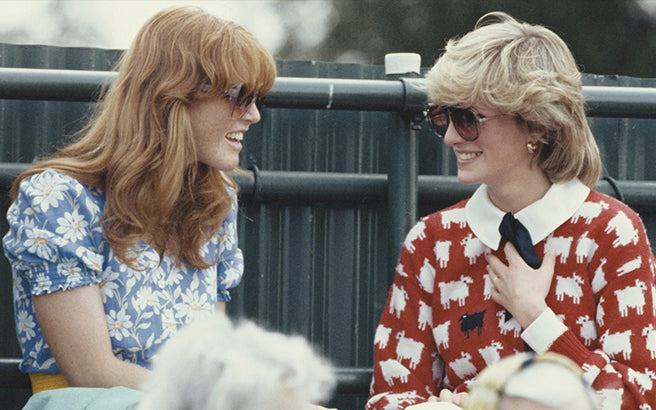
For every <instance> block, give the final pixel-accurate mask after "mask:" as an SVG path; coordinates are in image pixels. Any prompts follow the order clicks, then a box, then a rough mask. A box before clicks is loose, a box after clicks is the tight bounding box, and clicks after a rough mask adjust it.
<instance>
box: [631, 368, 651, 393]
mask: <svg viewBox="0 0 656 410" xmlns="http://www.w3.org/2000/svg"><path fill="white" fill-rule="evenodd" d="M628 376H629V381H631V382H633V383H635V384H637V385H638V390H639V391H640V393H641V394H645V393H646V392H647V390H651V389H652V388H653V387H654V380H656V373H654V371H653V370H649V369H647V368H645V372H644V373H641V372H638V371H635V370H633V369H631V368H629V371H628Z"/></svg>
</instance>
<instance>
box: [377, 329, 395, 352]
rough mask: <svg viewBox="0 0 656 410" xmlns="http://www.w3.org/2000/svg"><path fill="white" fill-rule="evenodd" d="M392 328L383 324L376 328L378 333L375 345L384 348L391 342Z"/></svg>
mask: <svg viewBox="0 0 656 410" xmlns="http://www.w3.org/2000/svg"><path fill="white" fill-rule="evenodd" d="M391 332H392V329H390V328H389V327H385V326H383V325H378V327H377V328H376V334H375V335H374V346H378V348H379V349H384V348H386V347H387V343H389V337H390V333H391Z"/></svg>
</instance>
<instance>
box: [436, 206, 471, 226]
mask: <svg viewBox="0 0 656 410" xmlns="http://www.w3.org/2000/svg"><path fill="white" fill-rule="evenodd" d="M452 223H456V224H458V226H459V227H460V228H464V227H465V226H466V225H467V218H466V216H465V208H456V209H449V210H447V211H444V212H442V228H444V229H450V228H451V224H452Z"/></svg>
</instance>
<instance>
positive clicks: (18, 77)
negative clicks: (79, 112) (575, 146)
mask: <svg viewBox="0 0 656 410" xmlns="http://www.w3.org/2000/svg"><path fill="white" fill-rule="evenodd" d="M116 75H117V74H116V72H114V71H90V70H57V69H37V68H7V67H2V68H0V99H18V100H51V101H92V100H95V99H96V98H97V97H98V92H99V90H100V87H101V85H102V84H103V83H105V82H111V81H114V79H115V78H116ZM583 94H584V96H585V98H586V102H587V108H588V115H589V116H591V117H620V118H656V88H649V87H609V86H584V87H583ZM425 100H426V91H425V81H424V79H423V78H402V79H400V80H368V79H338V78H297V77H278V78H277V79H276V82H275V84H274V86H273V89H272V90H271V91H270V92H269V94H268V95H267V103H266V104H267V106H270V107H272V108H305V109H337V110H364V111H390V112H402V111H419V110H421V109H422V108H423V104H424V102H425Z"/></svg>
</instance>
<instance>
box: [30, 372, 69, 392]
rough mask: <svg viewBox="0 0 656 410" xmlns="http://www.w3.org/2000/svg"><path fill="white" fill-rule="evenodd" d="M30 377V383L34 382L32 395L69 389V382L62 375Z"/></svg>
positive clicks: (41, 374)
mask: <svg viewBox="0 0 656 410" xmlns="http://www.w3.org/2000/svg"><path fill="white" fill-rule="evenodd" d="M29 375H30V381H31V382H32V394H37V393H39V392H42V391H46V390H55V389H63V388H64V387H69V385H68V382H67V381H66V379H65V378H64V376H62V374H61V373H57V374H45V373H30V374H29Z"/></svg>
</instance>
